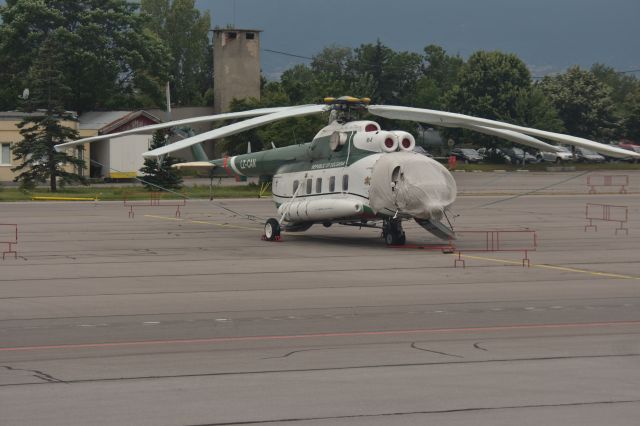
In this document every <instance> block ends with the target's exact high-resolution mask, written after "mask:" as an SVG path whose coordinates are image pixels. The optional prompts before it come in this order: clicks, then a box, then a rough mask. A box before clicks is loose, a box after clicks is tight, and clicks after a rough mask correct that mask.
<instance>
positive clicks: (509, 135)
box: [457, 124, 562, 152]
mask: <svg viewBox="0 0 640 426" xmlns="http://www.w3.org/2000/svg"><path fill="white" fill-rule="evenodd" d="M457 127H462V128H465V129H468V130H473V131H475V132H478V133H484V134H485V135H491V136H496V137H498V138H502V139H506V140H508V141H511V142H515V143H517V144H520V145H526V146H530V147H532V148H536V149H541V150H543V151H548V152H558V151H562V150H561V149H560V148H558V147H557V146H553V145H551V144H548V143H546V142H542V141H541V140H540V139H536V138H534V137H533V136H529V135H525V134H524V133H519V132H514V131H513V130H504V129H496V128H494V127H486V126H474V125H473V124H469V125H458V126H457Z"/></svg>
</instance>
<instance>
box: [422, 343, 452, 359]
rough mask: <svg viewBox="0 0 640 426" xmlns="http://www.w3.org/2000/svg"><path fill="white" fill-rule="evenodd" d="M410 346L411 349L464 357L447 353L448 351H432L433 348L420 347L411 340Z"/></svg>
mask: <svg viewBox="0 0 640 426" xmlns="http://www.w3.org/2000/svg"><path fill="white" fill-rule="evenodd" d="M411 347H412V348H413V349H417V350H419V351H424V352H431V353H434V354H440V355H446V356H452V357H456V358H464V357H463V356H461V355H455V354H448V353H446V352H439V351H434V350H431V349H425V348H421V347H419V346H417V345H416V342H411Z"/></svg>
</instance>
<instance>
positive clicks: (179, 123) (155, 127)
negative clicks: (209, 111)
mask: <svg viewBox="0 0 640 426" xmlns="http://www.w3.org/2000/svg"><path fill="white" fill-rule="evenodd" d="M290 108H292V107H277V108H259V109H252V110H249V111H240V112H228V113H224V114H216V115H205V116H202V117H193V118H185V119H183V120H175V121H168V122H166V123H160V124H152V125H150V126H144V127H136V128H135V129H131V130H125V131H124V132H118V133H109V134H106V135H98V136H91V137H89V138H83V139H78V140H75V141H71V142H65V143H62V144H59V145H56V146H55V148H56V151H60V150H63V149H65V148H68V147H70V146H75V145H83V144H85V143H90V142H96V141H101V140H105V139H111V138H117V137H120V136H126V135H133V134H136V133H147V132H152V131H156V130H160V129H166V128H168V127H176V126H183V125H187V124H195V123H206V122H208V121H211V122H215V121H222V120H231V119H234V118H247V117H255V116H259V115H267V114H273V113H274V112H279V111H284V110H286V109H290Z"/></svg>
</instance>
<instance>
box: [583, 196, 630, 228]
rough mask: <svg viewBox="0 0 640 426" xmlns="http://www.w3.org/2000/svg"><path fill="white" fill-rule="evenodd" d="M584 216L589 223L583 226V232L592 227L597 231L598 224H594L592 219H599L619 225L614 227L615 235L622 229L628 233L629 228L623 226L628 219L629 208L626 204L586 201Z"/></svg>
mask: <svg viewBox="0 0 640 426" xmlns="http://www.w3.org/2000/svg"><path fill="white" fill-rule="evenodd" d="M584 216H585V219H587V220H588V221H589V223H588V224H587V225H585V226H584V232H587V229H589V228H593V229H594V230H595V231H596V232H598V226H597V225H594V224H593V221H594V220H601V221H605V222H617V223H618V224H619V227H618V228H616V231H615V234H616V235H618V231H624V232H625V233H626V234H627V235H629V229H628V228H625V227H624V225H625V224H626V223H627V222H628V221H629V208H628V207H627V206H613V205H610V204H593V203H587V206H586V207H585V213H584Z"/></svg>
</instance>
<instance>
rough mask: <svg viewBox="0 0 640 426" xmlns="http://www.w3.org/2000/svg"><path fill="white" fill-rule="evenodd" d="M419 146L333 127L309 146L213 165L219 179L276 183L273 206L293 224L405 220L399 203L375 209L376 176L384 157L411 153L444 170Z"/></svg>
mask: <svg viewBox="0 0 640 426" xmlns="http://www.w3.org/2000/svg"><path fill="white" fill-rule="evenodd" d="M403 144H404V145H403ZM414 146H415V141H414V140H413V137H411V135H409V134H408V133H406V132H400V131H398V132H388V131H383V130H381V129H380V126H379V125H378V124H377V123H375V122H373V121H352V122H347V123H339V122H337V121H334V122H332V123H331V124H329V125H328V126H326V127H324V128H323V129H322V130H320V131H319V132H318V134H317V135H316V136H315V138H314V139H313V141H312V142H309V143H304V144H299V145H292V146H288V147H283V148H274V149H270V150H265V151H260V152H256V153H249V154H243V155H237V156H233V157H227V158H223V159H219V160H214V161H213V163H214V164H215V166H216V167H215V168H214V175H215V176H237V175H239V176H256V177H257V176H261V177H269V178H271V179H272V194H273V200H274V202H275V203H276V206H277V207H278V208H279V213H281V214H284V215H285V219H286V220H288V221H292V222H297V221H316V222H317V221H332V220H342V219H358V220H366V219H369V218H375V217H376V216H378V217H384V216H393V215H398V214H399V213H400V214H403V212H402V211H400V210H401V209H399V208H398V205H397V204H398V203H396V202H395V201H394V200H389V202H387V203H386V204H385V203H381V202H378V205H377V206H376V207H375V208H372V206H371V203H370V193H371V182H372V178H373V170H374V167H375V165H376V163H377V162H378V160H379V159H380V158H381V157H382V156H388V155H393V154H394V153H398V154H399V153H401V152H404V155H409V153H411V154H412V155H415V156H418V157H420V159H419V160H420V161H424V162H426V163H425V167H429V166H431V167H440V168H442V169H444V168H443V167H442V166H441V165H440V164H438V163H435V162H434V161H433V160H430V159H428V158H427V157H424V156H422V155H420V154H416V153H413V151H412V150H413V147H414ZM412 158H413V157H412ZM423 158H424V160H423ZM416 159H418V158H417V157H416ZM429 162H431V163H429ZM432 163H435V164H432ZM444 173H447V174H448V172H446V170H445V172H444ZM383 174H384V173H383ZM378 175H380V173H378ZM390 179H391V178H390ZM451 180H452V181H453V179H452V178H451ZM392 184H393V182H392V181H391V180H390V181H389V182H388V185H392ZM382 185H385V186H386V185H387V183H383V184H382ZM454 185H455V183H454ZM385 189H386V188H385ZM453 190H454V192H455V188H454V189H453ZM378 192H380V191H378ZM392 196H393V194H392ZM454 197H455V194H454ZM410 216H411V214H408V215H407V217H410Z"/></svg>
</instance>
